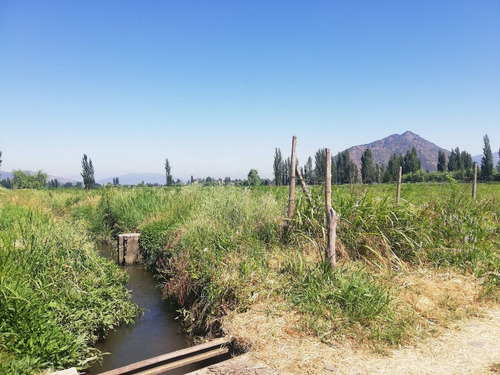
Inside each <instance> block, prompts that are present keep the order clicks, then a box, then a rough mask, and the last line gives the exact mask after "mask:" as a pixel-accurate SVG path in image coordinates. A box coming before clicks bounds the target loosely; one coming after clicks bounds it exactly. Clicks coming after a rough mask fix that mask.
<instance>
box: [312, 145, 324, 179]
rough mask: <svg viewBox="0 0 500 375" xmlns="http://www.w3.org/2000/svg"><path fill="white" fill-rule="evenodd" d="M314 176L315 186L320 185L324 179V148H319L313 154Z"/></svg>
mask: <svg viewBox="0 0 500 375" xmlns="http://www.w3.org/2000/svg"><path fill="white" fill-rule="evenodd" d="M314 174H315V175H316V184H318V185H321V184H322V183H323V182H325V178H326V148H320V149H318V151H316V154H314Z"/></svg>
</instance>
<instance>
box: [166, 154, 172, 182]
mask: <svg viewBox="0 0 500 375" xmlns="http://www.w3.org/2000/svg"><path fill="white" fill-rule="evenodd" d="M171 170H172V168H171V167H170V163H169V162H168V159H165V177H166V183H167V186H172V175H171V174H170V171H171Z"/></svg>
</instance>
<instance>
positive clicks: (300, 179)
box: [295, 165, 314, 208]
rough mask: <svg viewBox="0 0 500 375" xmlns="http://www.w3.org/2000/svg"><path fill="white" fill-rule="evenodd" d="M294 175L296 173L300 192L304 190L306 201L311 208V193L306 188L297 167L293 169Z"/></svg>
mask: <svg viewBox="0 0 500 375" xmlns="http://www.w3.org/2000/svg"><path fill="white" fill-rule="evenodd" d="M295 173H297V178H298V180H299V181H300V185H301V186H302V190H304V193H305V194H306V198H307V201H308V202H309V204H310V205H311V207H313V202H312V197H311V192H310V191H309V189H308V188H307V185H306V182H305V181H304V179H303V178H302V174H301V173H300V170H299V166H298V165H297V166H296V167H295ZM313 208H314V207H313Z"/></svg>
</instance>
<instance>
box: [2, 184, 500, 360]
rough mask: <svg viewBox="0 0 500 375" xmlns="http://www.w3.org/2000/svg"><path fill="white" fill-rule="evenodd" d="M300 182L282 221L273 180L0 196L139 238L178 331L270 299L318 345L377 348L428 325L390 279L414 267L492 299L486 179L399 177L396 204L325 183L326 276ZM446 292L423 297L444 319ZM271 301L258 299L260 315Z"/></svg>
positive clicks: (319, 235)
mask: <svg viewBox="0 0 500 375" xmlns="http://www.w3.org/2000/svg"><path fill="white" fill-rule="evenodd" d="M311 190H312V199H313V204H312V205H311V204H309V203H308V202H307V200H306V199H305V197H303V196H302V195H301V194H300V193H298V194H297V202H296V212H295V215H294V217H293V218H292V219H290V220H288V219H285V218H284V216H285V208H286V203H287V199H288V189H287V188H286V187H266V186H252V187H229V186H220V187H203V186H200V185H196V184H193V185H191V186H188V187H182V188H181V187H170V188H158V189H154V188H141V189H123V188H118V187H113V188H110V189H107V188H106V189H101V190H92V191H84V190H64V189H58V190H48V191H28V190H24V191H15V192H9V193H8V194H4V197H5V200H6V201H7V202H9V201H12V202H14V201H15V202H16V204H17V205H19V206H23V205H27V206H30V207H33V206H36V207H37V210H38V212H39V214H37V215H42V216H43V215H45V216H43V217H49V218H50V217H51V215H54V216H56V217H58V218H62V219H64V220H55V221H54V222H55V223H57V224H58V225H62V224H61V223H59V221H61V222H64V223H66V224H64V228H69V227H72V228H83V229H82V230H85V231H86V232H87V233H88V234H89V235H90V236H91V237H92V238H93V239H94V240H104V239H107V240H110V239H111V238H112V237H113V236H115V235H116V234H118V233H120V232H129V231H139V232H141V239H140V244H141V247H142V249H143V251H144V256H145V258H144V263H145V265H146V266H147V267H148V268H150V269H151V270H153V271H154V272H156V274H157V277H158V282H159V284H160V287H161V291H162V295H163V297H164V298H165V299H166V300H168V301H170V302H171V303H172V304H173V305H174V306H176V308H177V309H178V311H179V314H180V318H181V320H182V321H183V323H184V325H185V329H186V330H187V331H189V332H191V333H192V334H207V333H210V334H218V333H222V330H223V326H222V322H223V320H224V317H225V316H226V314H228V313H229V312H244V311H249V310H251V309H252V308H253V306H255V305H256V304H259V303H270V302H269V301H279V304H281V305H283V304H285V305H286V306H287V311H290V314H297V315H298V316H299V317H300V319H299V320H298V321H297V320H296V324H297V325H296V326H295V328H296V327H297V326H298V327H299V329H300V330H302V331H303V332H304V333H305V334H313V335H316V336H317V337H318V338H320V339H321V340H323V341H325V342H331V341H333V340H335V339H337V338H339V337H345V336H348V337H351V338H356V339H358V340H364V341H367V342H370V343H374V344H375V345H377V346H382V347H383V346H385V345H397V344H400V343H404V342H405V341H407V340H409V339H411V337H412V336H413V335H414V334H415V332H416V329H417V327H423V326H425V325H426V324H427V323H426V322H428V319H427V318H428V317H427V315H426V312H425V311H424V310H422V309H421V308H417V307H418V306H416V305H415V303H414V302H412V300H411V298H409V297H408V295H412V293H411V290H410V289H406V287H403V286H402V285H406V279H411V280H413V281H415V279H416V278H418V272H417V270H422V269H425V270H432V272H434V273H437V274H439V273H445V274H458V275H462V276H463V277H467V278H470V279H473V280H476V281H475V282H476V283H477V284H478V285H480V286H481V287H480V289H481V292H480V293H479V294H478V295H477V298H476V297H474V298H475V299H474V303H480V301H481V300H483V301H492V302H500V301H498V295H499V291H500V278H499V277H498V273H499V270H500V252H499V251H498V243H500V224H499V223H500V202H499V192H500V185H498V184H480V186H479V189H478V197H477V200H476V201H473V200H472V199H471V197H470V196H471V194H470V185H468V184H461V183H457V182H455V181H454V180H451V179H449V182H447V183H439V184H437V183H436V184H406V185H404V186H403V189H402V199H401V203H400V205H398V206H396V205H395V204H394V200H395V197H394V195H395V186H394V185H390V184H386V185H343V186H336V187H335V188H334V194H333V199H332V205H333V207H334V208H335V209H336V211H337V212H338V213H339V214H340V221H339V225H338V243H337V248H338V249H339V257H340V261H341V262H340V265H339V266H338V268H335V269H333V270H330V269H328V267H326V266H325V265H324V261H323V252H324V246H325V231H326V229H325V226H324V219H325V218H324V215H325V214H324V207H323V200H324V198H323V194H324V193H323V190H322V188H321V187H312V189H311ZM8 207H11V204H6V205H5V206H4V210H5V209H7V208H8ZM9 209H11V208H9ZM16 209H18V208H16ZM42 212H43V214H42ZM17 216H19V215H17ZM17 216H16V217H17ZM3 217H4V215H2V220H7V219H4V218H3ZM5 217H6V218H7V217H13V215H7V216H5ZM21 217H22V215H21ZM10 220H12V219H10ZM51 220H52V219H51ZM40 227H42V225H41V224H40ZM19 233H24V234H23V235H22V236H24V235H26V231H24V232H19ZM52 237H53V238H59V237H60V236H59V235H57V236H55V235H54V236H51V237H50V238H52ZM53 241H56V240H55V239H54V240H53ZM4 243H6V242H5V241H4ZM8 243H18V242H16V241H14V240H12V241H11V242H8ZM28 243H29V241H28ZM69 243H71V242H69ZM4 246H5V245H4ZM51 248H55V249H60V247H57V246H55V245H54V246H52V247H51ZM63 248H65V247H63ZM70 248H75V249H76V248H78V249H79V248H80V246H73V247H71V246H70ZM16 250H17V248H16ZM11 251H14V250H11ZM71 254H72V255H71V256H72V257H76V256H77V254H78V256H81V255H79V254H80V253H75V252H73V253H71ZM85 254H86V253H85ZM80 263H81V261H79V262H77V264H80ZM88 263H89V264H91V262H88ZM64 264H66V263H64ZM68 264H70V265H71V263H68ZM85 264H87V263H85ZM71 267H73V268H74V267H76V266H71ZM101 267H102V266H101ZM47 272H48V271H47ZM68 272H69V269H68ZM87 272H89V271H87ZM110 272H111V271H110ZM48 273H50V272H48ZM64 277H65V281H66V282H67V280H73V279H72V278H71V277H69V276H68V275H67V274H66V275H65V276H64ZM92 277H93V278H94V279H95V276H92ZM0 280H6V279H0ZM82 284H83V285H85V283H84V282H82ZM410 284H412V283H410ZM78 286H79V287H80V288H81V285H80V283H79V284H78ZM117 288H118V287H117ZM2 290H4V289H2ZM96 293H97V292H96ZM452 298H453V296H450V295H448V294H446V295H445V296H443V297H442V298H441V297H440V299H439V300H437V301H435V305H436V306H438V307H437V308H440V309H445V308H447V309H449V310H450V312H449V314H450V315H451V316H458V315H457V314H458V313H456V310H457V309H458V307H457V306H458V303H457V302H456V301H455V302H453V301H452ZM14 300H16V301H18V300H17V299H14ZM17 303H20V302H17ZM83 303H88V301H82V304H83ZM123 303H124V302H123ZM274 306H275V304H274V302H273V303H270V304H269V305H268V307H267V309H269V311H270V314H272V310H273V308H274ZM471 309H472V307H471ZM101 310H102V309H101ZM65 311H66V310H65ZM27 319H28V318H27ZM294 324H295V323H294ZM98 331H99V330H98ZM93 335H96V333H93ZM7 348H9V350H10V345H9V346H7ZM4 350H5V349H4ZM23 350H24V349H23ZM0 353H4V352H0ZM3 355H4V356H5V355H7V354H5V353H4V354H3ZM8 355H14V354H13V353H11V352H9V353H8ZM21 358H23V357H21ZM44 361H47V360H44ZM77 363H78V362H77Z"/></svg>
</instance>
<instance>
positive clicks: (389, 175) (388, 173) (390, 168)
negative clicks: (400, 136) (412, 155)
mask: <svg viewBox="0 0 500 375" xmlns="http://www.w3.org/2000/svg"><path fill="white" fill-rule="evenodd" d="M402 165H403V155H401V154H399V155H398V154H396V153H394V154H392V155H391V157H390V158H389V163H388V164H387V169H386V170H385V172H384V182H391V181H397V180H398V177H399V167H401V166H402Z"/></svg>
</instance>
